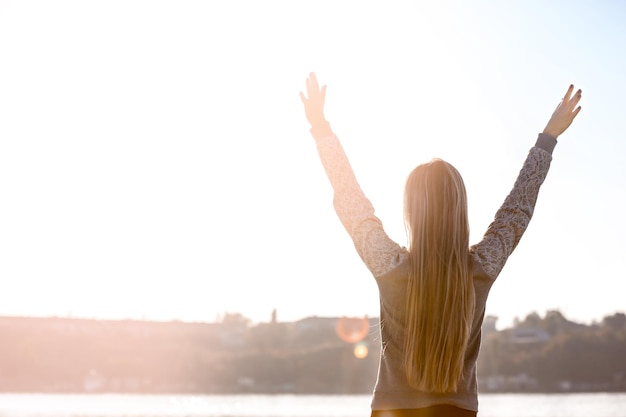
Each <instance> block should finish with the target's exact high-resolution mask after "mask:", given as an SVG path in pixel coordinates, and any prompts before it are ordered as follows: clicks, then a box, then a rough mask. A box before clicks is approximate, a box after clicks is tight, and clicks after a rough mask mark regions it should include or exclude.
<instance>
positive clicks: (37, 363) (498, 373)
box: [0, 311, 626, 394]
mask: <svg viewBox="0 0 626 417" xmlns="http://www.w3.org/2000/svg"><path fill="white" fill-rule="evenodd" d="M485 323H486V325H485V327H484V328H483V341H482V350H481V353H480V357H479V362H478V373H479V386H480V390H481V391H482V392H488V391H508V392H516V391H534V392H554V391H626V315H624V314H623V313H616V314H614V315H611V316H607V317H605V318H604V319H603V320H602V321H601V322H599V323H593V324H590V325H584V324H579V323H574V322H571V321H569V320H567V319H566V318H565V317H564V316H563V315H562V314H561V313H559V312H557V311H552V312H548V313H546V314H545V315H544V316H543V317H542V316H540V315H538V314H536V313H531V314H529V315H528V316H527V317H526V318H524V319H523V320H517V321H516V323H515V324H514V325H513V326H512V327H510V328H508V329H504V330H500V331H498V330H496V329H495V327H493V326H490V323H491V324H493V319H492V318H487V319H486V320H485ZM0 340H2V343H0V391H4V392H85V391H86V392H133V393H222V394H225V393H302V394H304V393H307V394H308V393H319V394H359V393H370V392H371V391H372V389H373V387H374V383H375V380H376V371H377V367H378V355H379V352H380V337H379V333H378V322H377V319H376V318H345V317H338V318H332V317H309V318H306V319H303V320H300V321H297V322H289V323H282V322H278V321H277V320H276V316H275V315H274V316H273V319H272V320H271V321H270V322H269V323H256V324H253V323H251V322H250V320H248V319H246V318H245V317H243V316H241V315H240V314H236V313H235V314H225V315H224V316H223V317H221V318H220V319H219V321H216V322H214V323H185V322H176V321H175V322H147V321H137V320H118V321H114V320H86V319H70V318H19V317H0Z"/></svg>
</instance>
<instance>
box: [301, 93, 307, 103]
mask: <svg viewBox="0 0 626 417" xmlns="http://www.w3.org/2000/svg"><path fill="white" fill-rule="evenodd" d="M300 100H302V103H303V104H306V97H305V95H304V93H303V92H302V91H300Z"/></svg>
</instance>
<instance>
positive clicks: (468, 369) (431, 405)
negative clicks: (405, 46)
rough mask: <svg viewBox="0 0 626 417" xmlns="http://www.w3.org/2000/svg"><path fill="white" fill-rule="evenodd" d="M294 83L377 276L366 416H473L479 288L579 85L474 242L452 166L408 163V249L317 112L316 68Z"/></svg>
mask: <svg viewBox="0 0 626 417" xmlns="http://www.w3.org/2000/svg"><path fill="white" fill-rule="evenodd" d="M306 86H307V94H306V95H305V94H303V93H302V92H301V93H300V97H301V99H302V102H303V104H304V110H305V113H306V117H307V119H308V121H309V123H310V124H311V133H312V135H313V137H314V138H315V141H316V143H317V148H318V152H319V155H320V158H321V161H322V164H323V166H324V169H325V171H326V174H327V175H328V178H329V180H330V183H331V185H332V187H333V190H334V207H335V210H336V212H337V214H338V216H339V218H340V220H341V222H342V224H343V226H344V227H345V228H346V230H347V231H348V233H349V234H350V236H351V237H352V240H353V242H354V245H355V247H356V250H357V252H358V253H359V255H360V256H361V258H362V260H363V261H364V262H365V264H366V265H367V267H368V268H369V270H370V271H371V273H372V274H373V276H374V278H375V279H376V282H377V284H378V289H379V294H380V331H381V340H382V345H383V346H382V349H381V357H380V364H379V369H378V378H377V381H376V386H375V389H374V395H373V399H372V416H373V417H396V416H402V417H405V416H406V417H409V416H411V417H414V416H429V417H434V416H447V417H450V416H476V413H477V410H478V388H477V383H476V360H477V357H478V350H479V348H480V330H481V325H482V321H483V317H484V314H485V303H486V301H487V295H488V294H489V290H490V288H491V286H492V284H493V283H494V281H495V279H496V277H497V276H498V274H499V273H500V271H501V270H502V267H503V266H504V263H505V262H506V260H507V258H508V257H509V255H510V254H511V252H513V249H514V248H515V246H516V245H517V243H518V242H519V240H520V238H521V237H522V234H523V233H524V231H525V230H526V227H527V226H528V223H529V221H530V218H531V216H532V213H533V209H534V206H535V202H536V200H537V194H538V192H539V188H540V186H541V184H542V183H543V181H544V179H545V177H546V175H547V173H548V169H549V166H550V161H551V160H552V151H553V149H554V147H555V146H556V139H557V137H558V136H559V135H561V134H562V133H563V132H564V131H565V130H566V129H567V128H568V127H569V126H570V124H571V123H572V121H573V120H574V118H575V117H576V115H577V114H578V112H579V111H580V106H578V103H579V101H580V99H581V94H582V92H581V90H578V91H577V92H576V93H575V94H574V95H572V93H573V91H574V87H573V86H570V87H569V88H568V90H567V93H566V94H565V96H564V97H563V100H562V101H561V103H560V104H559V105H558V106H557V108H556V110H555V111H554V113H553V114H552V117H551V118H550V120H549V122H548V124H547V125H546V127H545V129H544V130H543V133H540V134H539V137H538V139H537V142H536V144H535V146H534V147H532V148H531V150H530V152H529V154H528V157H527V159H526V161H525V162H524V165H523V167H522V170H521V172H520V174H519V176H518V178H517V181H516V182H515V185H514V187H513V190H512V191H511V193H510V194H509V195H508V197H507V198H506V199H505V201H504V204H503V205H502V207H501V208H500V209H499V210H498V212H497V213H496V216H495V219H494V221H493V223H492V224H491V225H490V226H489V228H488V230H487V232H486V234H485V236H484V237H483V239H482V240H481V242H480V243H478V244H476V245H474V246H471V247H470V246H469V226H468V215H467V198H466V192H465V186H464V184H463V180H462V178H461V176H460V175H459V173H458V171H457V170H456V169H455V168H454V167H453V166H452V165H450V164H448V163H447V162H444V161H442V160H440V159H434V160H432V161H430V162H428V163H426V164H423V165H420V166H418V167H417V168H415V169H414V170H413V172H411V174H410V175H409V177H408V180H407V182H406V187H405V193H404V218H405V225H406V228H407V232H408V233H407V235H408V238H409V242H408V249H406V248H404V247H401V246H399V245H398V244H397V243H395V242H393V241H392V240H391V239H390V238H389V237H388V236H387V234H386V233H385V231H384V230H383V227H382V224H381V222H380V220H379V219H378V218H377V217H376V216H375V215H374V208H373V207H372V204H371V203H370V202H369V200H368V199H367V198H366V197H365V195H364V194H363V192H362V191H361V189H360V187H359V184H358V183H357V181H356V178H355V176H354V173H353V172H352V168H351V167H350V163H349V162H348V159H347V157H346V155H345V153H344V151H343V148H342V147H341V144H340V143H339V140H338V139H337V136H335V134H334V133H333V132H332V130H331V128H330V125H329V124H328V122H327V121H326V119H325V118H324V100H325V96H326V86H323V87H322V88H320V87H319V85H318V82H317V79H316V77H315V74H313V73H311V74H310V77H309V78H308V79H307V82H306Z"/></svg>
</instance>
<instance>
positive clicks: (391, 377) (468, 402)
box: [311, 124, 556, 411]
mask: <svg viewBox="0 0 626 417" xmlns="http://www.w3.org/2000/svg"><path fill="white" fill-rule="evenodd" d="M311 133H312V134H313V137H314V138H315V140H316V143H317V148H318V152H319V155H320V159H321V161H322V164H323V166H324V169H325V171H326V174H327V175H328V178H329V180H330V183H331V185H332V187H333V190H334V207H335V211H336V212H337V215H338V216H339V219H340V220H341V222H342V224H343V226H344V227H345V229H346V230H347V231H348V233H349V234H350V237H351V238H352V240H353V242H354V245H355V247H356V250H357V252H358V254H359V256H360V257H361V259H362V260H363V262H365V265H366V266H367V267H368V269H369V270H370V271H371V273H372V274H373V276H374V278H375V279H376V282H377V284H378V288H379V295H380V328H381V341H382V349H381V356H380V365H379V369H378V378H377V381H376V386H375V388H374V396H373V399H372V409H373V410H390V409H411V408H422V407H428V406H431V405H435V404H450V405H454V406H457V407H460V408H464V409H468V410H472V411H478V386H477V382H476V360H477V358H478V351H479V349H480V338H481V325H482V322H483V318H484V314H485V303H486V301H487V296H488V294H489V290H490V289H491V286H492V284H493V282H494V281H495V279H496V277H497V276H498V274H499V273H500V271H501V270H502V268H503V266H504V264H505V262H506V260H507V258H508V257H509V255H510V254H511V253H512V252H513V249H515V247H516V245H517V243H518V242H519V240H520V238H521V237H522V234H523V233H524V231H525V230H526V227H527V226H528V223H529V221H530V218H531V217H532V213H533V209H534V207H535V202H536V200H537V195H538V192H539V188H540V186H541V184H542V183H543V181H544V179H545V177H546V175H547V173H548V169H549V167H550V161H551V160H552V150H553V149H554V147H555V145H556V140H555V139H554V138H553V137H551V136H548V135H544V134H540V135H539V137H538V139H537V143H536V145H535V146H534V147H533V148H531V149H530V152H529V154H528V157H527V158H526V161H525V162H524V165H523V166H522V169H521V171H520V173H519V176H518V178H517V180H516V181H515V185H514V186H513V189H512V191H511V192H510V194H509V195H508V196H507V198H506V199H505V200H504V203H503V204H502V206H501V207H500V209H499V210H498V211H497V213H496V215H495V219H494V221H493V222H492V223H491V225H490V226H489V228H488V229H487V232H486V233H485V235H484V237H483V239H482V240H481V241H480V242H479V243H478V244H476V245H474V246H472V247H471V248H470V257H471V261H472V265H473V274H474V288H475V291H476V311H475V314H474V322H473V326H472V331H471V335H470V340H469V344H468V348H467V351H466V353H465V367H464V372H463V377H462V380H461V382H460V384H459V388H458V391H457V392H456V393H446V394H433V393H427V392H420V391H417V390H415V389H414V388H412V387H410V386H409V384H408V382H407V380H406V377H405V375H404V371H403V369H402V357H403V355H402V347H403V345H404V322H405V319H404V305H405V296H406V285H407V274H408V252H407V250H406V249H405V248H404V247H401V246H400V245H398V244H397V243H395V242H394V241H392V240H391V239H390V238H389V236H387V234H386V233H385V231H384V229H383V226H382V223H381V221H380V219H378V217H376V215H375V214H374V208H373V206H372V204H371V203H370V201H369V200H368V199H367V198H366V197H365V195H364V194H363V192H362V191H361V188H360V187H359V184H358V183H357V180H356V178H355V176H354V173H353V171H352V168H351V166H350V163H349V161H348V159H347V157H346V155H345V152H344V151H343V148H342V146H341V144H340V142H339V140H338V139H337V136H335V135H334V134H333V133H332V131H331V130H330V127H329V125H328V124H325V125H324V126H318V127H314V128H313V129H311Z"/></svg>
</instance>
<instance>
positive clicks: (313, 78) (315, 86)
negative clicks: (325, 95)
mask: <svg viewBox="0 0 626 417" xmlns="http://www.w3.org/2000/svg"><path fill="white" fill-rule="evenodd" d="M311 88H312V89H313V90H314V91H319V89H320V87H319V84H318V83H317V77H316V76H315V73H314V72H312V73H311Z"/></svg>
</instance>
